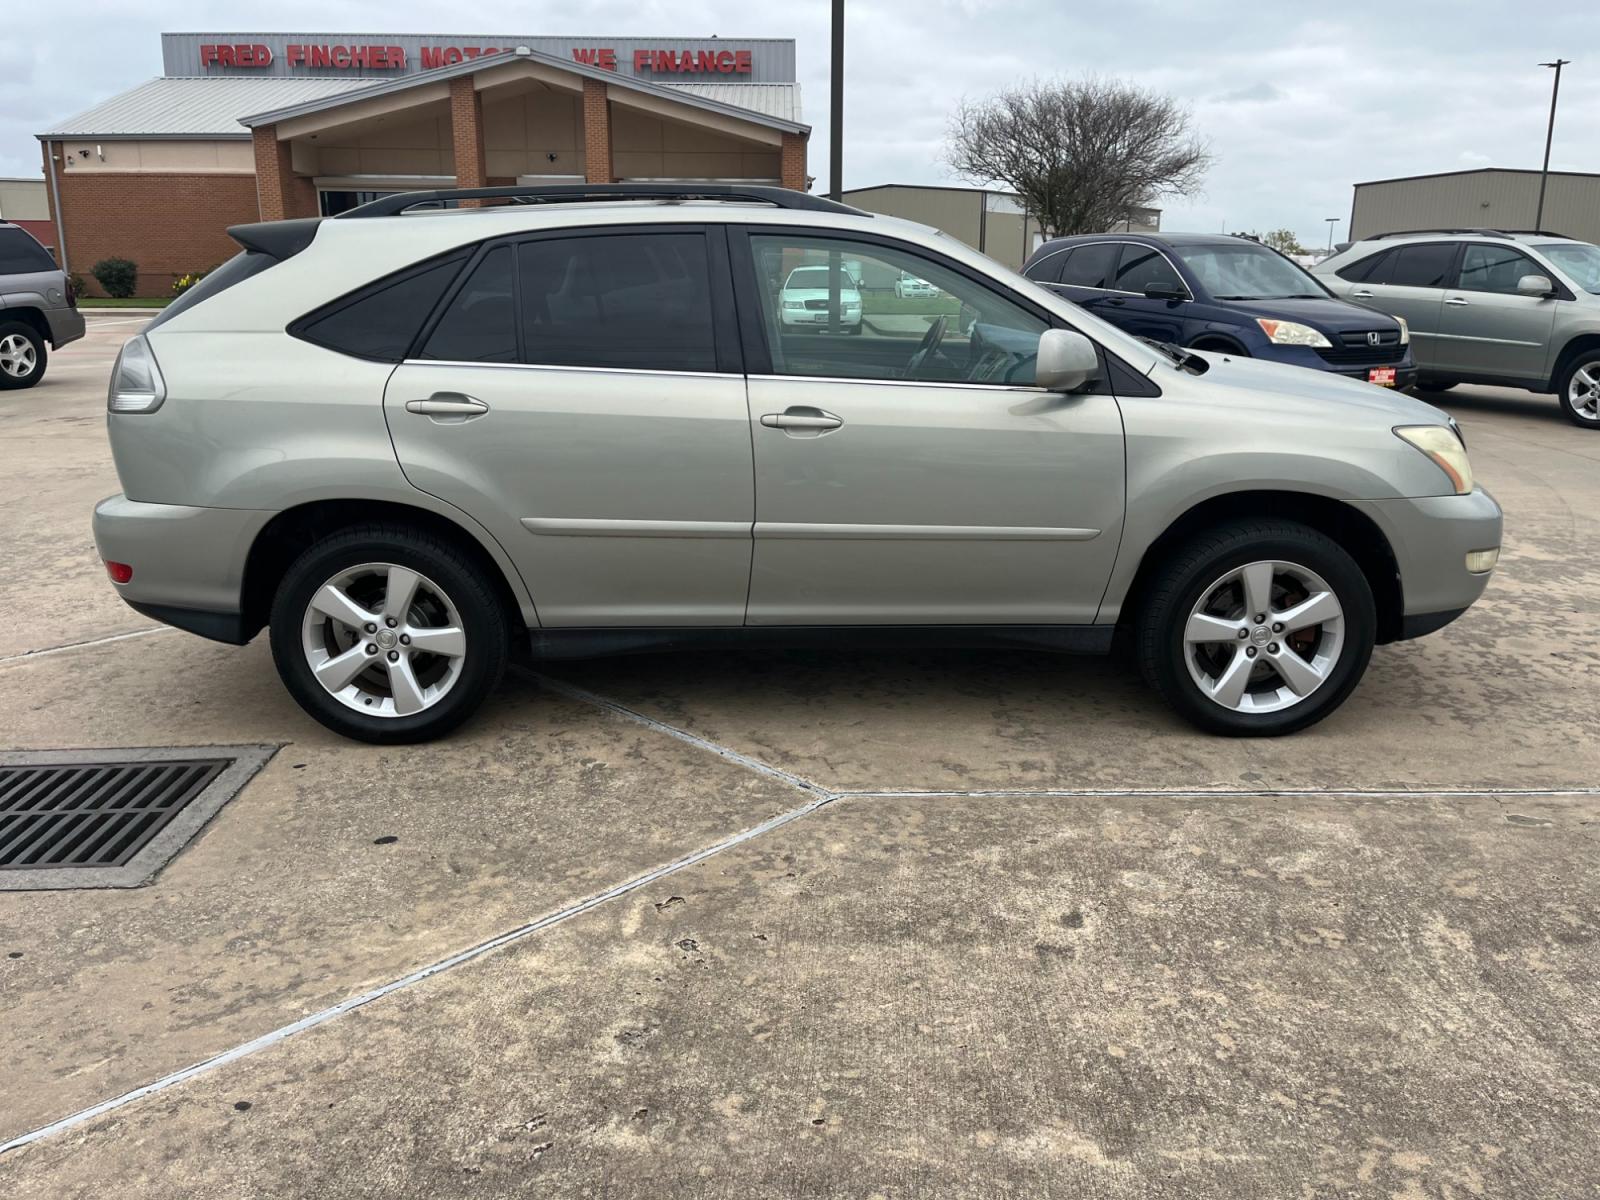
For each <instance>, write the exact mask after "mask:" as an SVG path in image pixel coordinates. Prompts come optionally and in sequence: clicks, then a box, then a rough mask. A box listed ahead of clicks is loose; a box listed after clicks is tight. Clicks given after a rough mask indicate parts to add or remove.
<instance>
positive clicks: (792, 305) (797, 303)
mask: <svg viewBox="0 0 1600 1200" xmlns="http://www.w3.org/2000/svg"><path fill="white" fill-rule="evenodd" d="M783 306H784V307H785V308H787V309H788V310H789V311H790V312H794V311H796V310H798V309H803V308H805V306H806V302H805V301H804V300H785V301H784V302H783Z"/></svg>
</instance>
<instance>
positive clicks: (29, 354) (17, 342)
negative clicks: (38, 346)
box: [0, 333, 39, 379]
mask: <svg viewBox="0 0 1600 1200" xmlns="http://www.w3.org/2000/svg"><path fill="white" fill-rule="evenodd" d="M38 361H39V355H38V352H37V351H36V350H34V348H33V343H32V342H30V341H29V340H28V339H27V338H25V337H23V336H22V335H21V334H20V333H9V334H7V335H6V336H5V337H3V338H0V371H4V372H5V373H6V374H7V375H9V376H11V377H12V378H13V379H26V378H27V377H28V376H29V375H31V374H33V368H34V367H35V366H36V365H37V364H38Z"/></svg>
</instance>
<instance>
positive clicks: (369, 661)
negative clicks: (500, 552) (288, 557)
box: [271, 525, 510, 743]
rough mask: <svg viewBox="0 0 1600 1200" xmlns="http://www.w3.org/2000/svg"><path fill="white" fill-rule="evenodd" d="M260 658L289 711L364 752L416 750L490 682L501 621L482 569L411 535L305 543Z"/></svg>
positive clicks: (500, 645)
mask: <svg viewBox="0 0 1600 1200" xmlns="http://www.w3.org/2000/svg"><path fill="white" fill-rule="evenodd" d="M271 626H272V657H273V661H274V662H275V663H276V664H277V667H278V674H279V675H280V676H281V677H282V679H283V682H284V686H285V687H287V688H288V689H289V693H290V695H292V696H293V697H294V698H295V700H296V701H298V702H299V704H300V706H301V707H302V708H304V709H305V710H306V712H308V713H310V714H311V715H312V716H313V717H315V718H316V719H317V720H318V721H320V722H322V724H324V725H326V726H327V727H328V728H329V729H332V730H334V731H335V732H337V733H342V734H344V735H345V736H346V737H353V738H358V739H360V740H361V741H366V742H380V743H394V742H421V741H427V740H428V739H430V738H436V737H439V736H440V735H442V734H445V733H448V732H449V731H450V730H452V729H454V728H455V727H456V726H457V725H459V724H461V722H463V721H465V720H466V719H467V718H468V717H469V716H471V715H472V713H473V712H474V711H476V709H477V708H478V706H479V705H480V704H481V703H483V700H484V698H485V697H486V696H487V695H488V694H489V692H490V691H491V690H493V688H494V686H495V685H496V684H497V683H498V682H499V680H500V676H501V674H502V673H503V672H504V670H505V665H506V658H507V655H508V653H509V649H510V632H509V626H508V624H507V618H506V614H505V612H504V611H503V608H502V606H501V604H500V603H499V601H498V599H497V597H496V593H495V589H494V586H493V584H492V582H491V581H490V580H489V578H488V577H487V576H486V574H485V572H484V571H483V569H482V568H481V567H479V566H477V565H476V564H475V563H473V562H472V561H470V560H468V559H466V558H464V557H462V556H461V555H459V554H458V553H456V551H455V550H453V549H452V548H451V547H450V546H448V545H446V544H444V543H443V542H440V541H438V540H437V539H435V538H433V537H430V536H428V535H426V534H422V533H418V532H416V531H413V530H409V529H405V528H399V527H394V526H383V525H374V526H366V527H363V528H359V529H351V530H346V531H345V532H343V533H339V534H335V535H334V536H332V537H330V538H328V539H327V540H325V541H321V542H317V543H316V544H314V545H313V546H311V547H310V548H309V549H308V550H306V551H305V552H304V553H303V554H301V555H300V557H299V558H298V559H296V560H295V562H294V563H293V565H291V566H290V567H289V570H288V571H287V573H286V574H285V576H284V579H283V583H282V584H281V586H280V587H279V589H278V593H277V596H276V597H275V598H274V601H273V605H272V619H271Z"/></svg>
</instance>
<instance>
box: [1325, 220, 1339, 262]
mask: <svg viewBox="0 0 1600 1200" xmlns="http://www.w3.org/2000/svg"><path fill="white" fill-rule="evenodd" d="M1322 219H1323V220H1324V221H1326V222H1327V223H1328V253H1329V254H1332V253H1333V227H1334V226H1335V225H1336V224H1338V222H1339V218H1338V217H1323V218H1322Z"/></svg>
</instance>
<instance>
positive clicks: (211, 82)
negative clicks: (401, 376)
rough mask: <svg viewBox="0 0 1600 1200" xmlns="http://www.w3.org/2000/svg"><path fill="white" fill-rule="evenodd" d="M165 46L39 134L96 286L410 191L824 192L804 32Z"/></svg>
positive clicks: (201, 264)
mask: <svg viewBox="0 0 1600 1200" xmlns="http://www.w3.org/2000/svg"><path fill="white" fill-rule="evenodd" d="M162 49H163V58H164V62H165V68H166V73H165V74H164V75H162V76H161V77H160V78H157V79H152V80H150V81H148V82H146V83H143V84H141V85H139V86H138V87H136V88H133V89H131V90H130V91H127V92H123V93H121V94H120V95H117V96H113V97H111V98H110V99H108V100H106V101H104V102H102V103H100V104H98V105H96V106H95V107H93V108H91V109H89V110H87V111H86V112H82V113H79V114H78V115H76V116H74V117H70V118H68V119H67V120H64V121H61V122H59V123H58V124H57V125H56V126H55V127H54V128H52V129H50V130H47V131H45V132H42V133H40V134H39V135H38V137H39V141H40V144H41V149H42V151H43V161H44V173H45V180H46V183H47V184H48V185H49V188H48V191H49V193H50V195H51V197H52V200H51V208H50V214H49V218H50V221H51V223H52V226H53V233H54V235H55V236H54V237H53V238H51V239H49V240H50V241H51V242H53V244H54V245H55V246H56V249H57V255H58V257H59V258H60V259H62V261H63V262H64V263H65V264H66V266H67V267H68V269H70V270H72V271H75V272H77V273H78V274H80V275H82V276H84V277H85V279H86V280H87V279H88V277H89V268H90V267H91V266H92V265H93V264H94V263H96V262H98V261H99V260H100V259H102V258H107V257H111V256H116V257H121V258H127V259H131V260H133V261H134V262H135V263H137V264H138V266H139V276H140V281H139V289H138V290H139V293H140V294H141V295H160V294H164V293H165V292H166V291H167V290H168V289H169V288H170V286H171V281H172V280H173V279H174V278H175V277H177V276H179V275H182V274H184V273H186V272H190V271H205V270H209V269H211V268H212V267H214V266H216V265H217V264H218V263H219V262H221V261H222V260H223V259H225V258H227V257H229V256H230V255H232V254H233V253H234V252H235V251H236V250H237V247H236V246H235V245H234V244H233V242H232V241H231V240H230V239H229V238H228V236H227V234H226V232H225V231H226V229H227V227H228V226H229V225H235V224H239V223H242V222H248V221H256V220H276V219H279V218H283V217H302V216H317V215H324V216H328V215H333V214H335V213H338V212H342V211H344V210H345V209H347V208H350V207H352V206H354V205H356V204H359V203H362V202H363V201H365V200H368V199H372V198H374V197H376V196H381V195H387V194H389V193H392V192H397V191H406V190H412V189H420V188H439V187H453V186H461V187H478V186H484V185H500V184H504V185H511V184H517V183H527V184H537V183H541V182H545V183H574V182H590V183H598V182H617V181H624V182H625V181H630V180H631V181H638V182H643V181H652V182H656V181H676V180H686V181H695V182H704V181H727V182H742V183H756V182H759V183H776V184H782V185H783V186H785V187H792V188H798V189H801V190H804V189H805V187H806V186H807V182H808V181H807V178H806V143H807V138H808V136H809V133H810V127H809V126H807V125H805V124H803V123H801V120H800V96H799V85H798V84H797V83H795V82H794V43H793V41H791V40H778V39H764V40H762V39H757V40H750V39H722V38H710V39H699V40H689V41H684V40H681V39H654V38H653V39H645V40H637V39H635V40H623V39H612V38H498V37H429V36H418V35H404V36H395V35H370V34H360V35H352V34H164V35H162ZM89 287H90V289H91V291H93V290H96V287H95V285H94V284H93V282H92V281H90V283H89Z"/></svg>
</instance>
